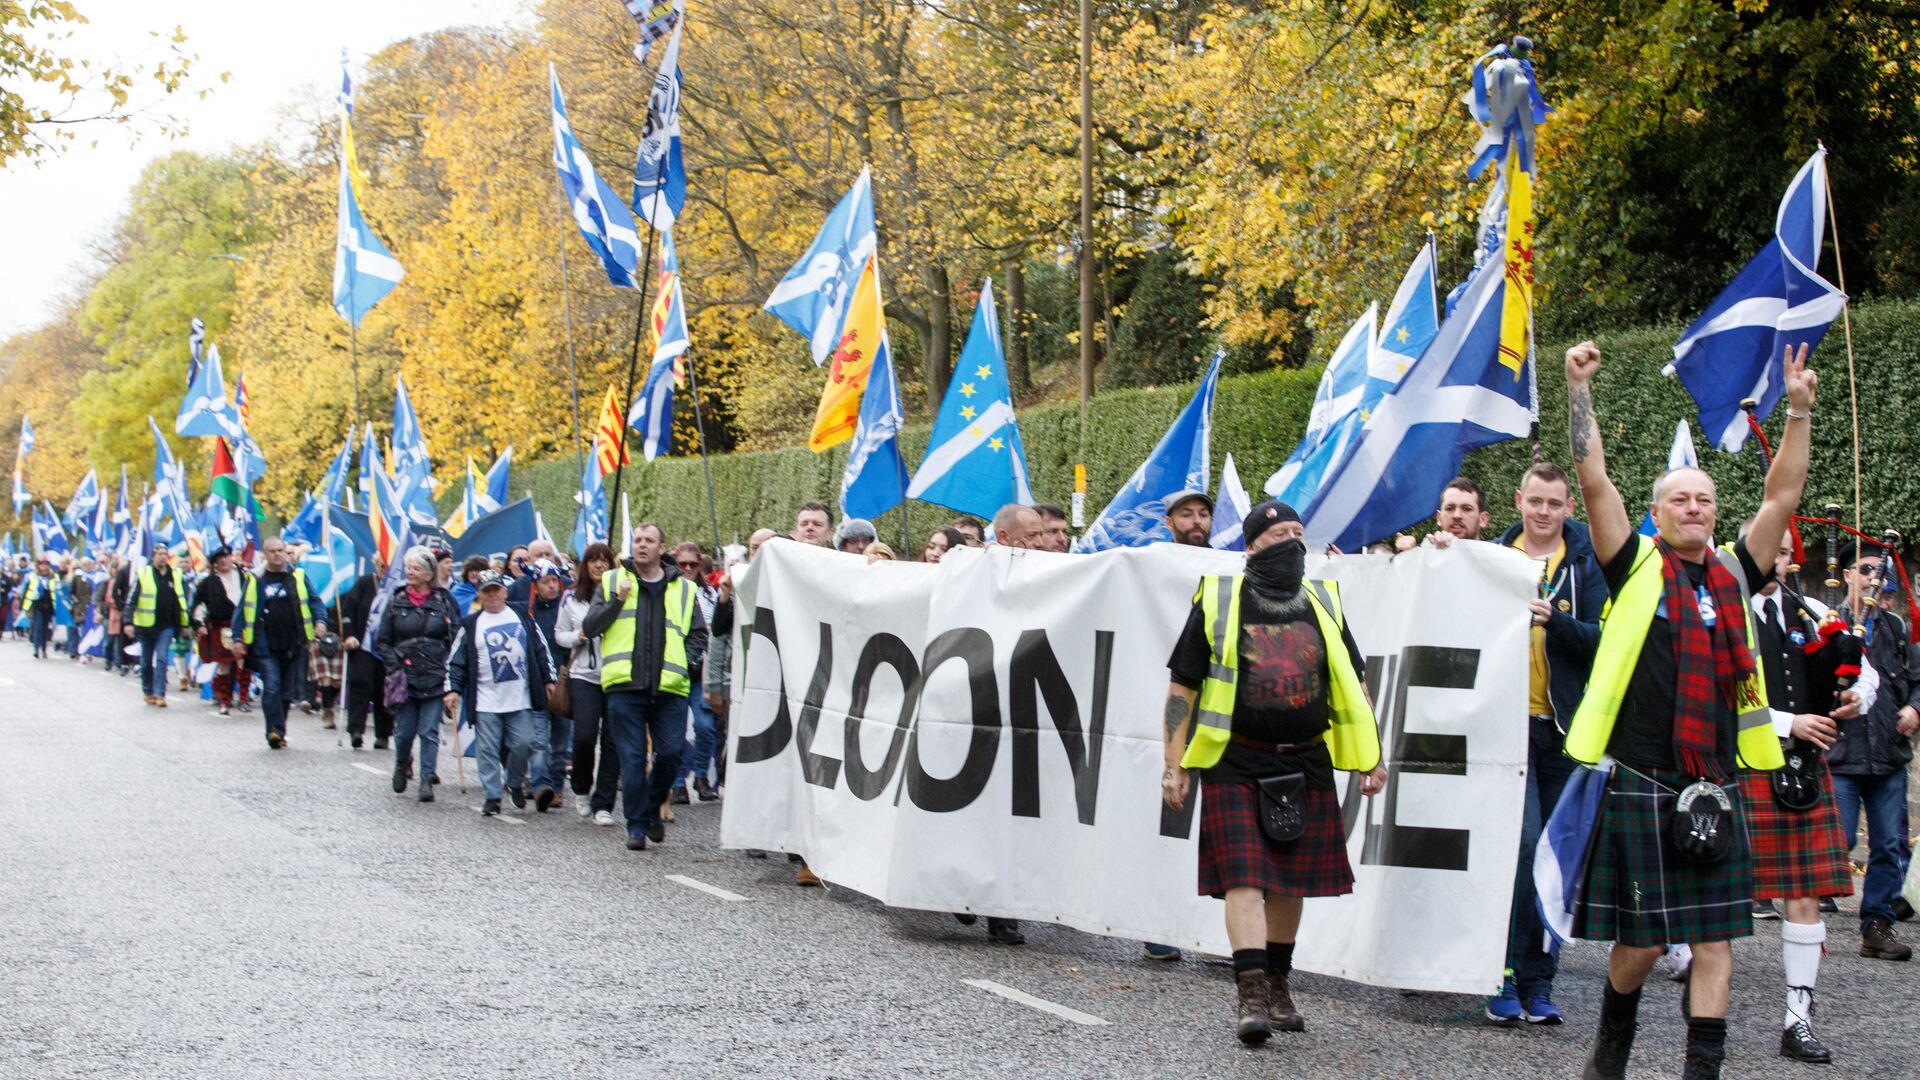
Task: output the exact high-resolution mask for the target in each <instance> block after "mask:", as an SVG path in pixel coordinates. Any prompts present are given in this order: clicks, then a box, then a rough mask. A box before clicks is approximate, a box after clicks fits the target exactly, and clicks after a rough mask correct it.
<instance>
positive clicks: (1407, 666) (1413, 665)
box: [1345, 645, 1480, 872]
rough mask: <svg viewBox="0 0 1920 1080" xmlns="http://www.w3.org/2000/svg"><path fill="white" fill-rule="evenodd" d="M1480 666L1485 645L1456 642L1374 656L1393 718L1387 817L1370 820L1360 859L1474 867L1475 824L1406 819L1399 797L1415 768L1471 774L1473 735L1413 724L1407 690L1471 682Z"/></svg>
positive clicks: (1351, 812) (1388, 731)
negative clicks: (1415, 728)
mask: <svg viewBox="0 0 1920 1080" xmlns="http://www.w3.org/2000/svg"><path fill="white" fill-rule="evenodd" d="M1382 667H1384V668H1385V669H1386V675H1385V678H1384V680H1383V681H1384V682H1385V683H1386V685H1387V688H1388V689H1387V697H1385V698H1383V697H1381V695H1380V693H1379V686H1380V682H1378V681H1376V680H1375V678H1374V673H1375V672H1376V671H1377V670H1379V669H1380V668H1382ZM1479 670H1480V650H1478V649H1456V648H1447V647H1441V646H1434V645H1409V646H1407V647H1406V648H1405V649H1402V650H1401V652H1400V655H1399V656H1397V657H1368V658H1367V672H1368V676H1369V677H1368V688H1369V689H1370V690H1372V691H1373V693H1374V701H1375V702H1376V703H1377V704H1376V708H1377V709H1378V711H1379V714H1380V715H1382V716H1385V717H1386V718H1387V723H1386V725H1385V730H1384V731H1383V732H1382V735H1381V742H1382V744H1383V748H1384V749H1385V751H1386V760H1387V761H1388V762H1389V766H1388V769H1387V785H1386V790H1384V791H1382V792H1381V793H1380V798H1381V818H1380V822H1379V823H1378V824H1373V823H1371V822H1369V823H1368V825H1367V833H1366V841H1365V843H1363V844H1362V845H1361V848H1360V861H1361V863H1363V864H1365V865H1369V866H1404V867H1410V868H1414V869H1422V870H1458V871H1462V872H1464V871H1465V870H1466V869H1467V854H1468V847H1469V841H1470V840H1471V839H1472V836H1473V833H1472V830H1469V829H1445V828H1437V827H1433V826H1426V825H1402V824H1400V823H1399V822H1398V821H1396V820H1395V816H1396V815H1395V808H1396V807H1397V806H1398V805H1399V797H1400V792H1399V780H1400V778H1401V777H1403V776H1405V775H1406V774H1408V773H1426V774H1437V775H1440V776H1465V775H1466V774H1467V738H1466V736H1464V735H1442V734H1436V733H1430V732H1410V731H1408V730H1407V698H1408V696H1409V692H1410V691H1411V690H1412V689H1413V688H1415V687H1426V688H1432V689H1441V690H1471V689H1473V685H1474V681H1475V678H1476V677H1477V676H1478V674H1479ZM1358 786H1359V780H1358V778H1357V777H1356V778H1351V779H1349V781H1348V785H1347V798H1346V800H1345V802H1346V807H1347V809H1346V813H1345V817H1346V826H1347V832H1348V834H1349V835H1351V834H1352V831H1353V823H1354V819H1355V817H1356V815H1357V814H1358V813H1359V809H1360V804H1361V800H1360V799H1359V798H1357V794H1358Z"/></svg>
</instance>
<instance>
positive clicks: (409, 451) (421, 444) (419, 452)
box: [392, 372, 433, 476]
mask: <svg viewBox="0 0 1920 1080" xmlns="http://www.w3.org/2000/svg"><path fill="white" fill-rule="evenodd" d="M392 446H393V471H394V475H396V476H398V475H399V473H400V470H401V467H402V466H404V465H406V464H407V463H409V462H414V461H419V462H426V461H427V460H428V455H427V436H426V434H425V433H424V432H422V431H421V430H420V416H419V414H418V413H416V412H414V411H413V395H411V394H409V393H407V380H406V379H404V378H402V377H401V376H400V373H399V372H395V373H394V375H393V437H392ZM427 471H428V472H429V473H431V472H432V471H433V469H432V467H431V465H429V467H428V469H427Z"/></svg>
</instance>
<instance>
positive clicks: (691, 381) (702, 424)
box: [668, 348, 724, 562]
mask: <svg viewBox="0 0 1920 1080" xmlns="http://www.w3.org/2000/svg"><path fill="white" fill-rule="evenodd" d="M687 352H688V353H689V355H688V356H687V396H688V397H690V398H692V399H693V427H694V430H695V431H698V432H699V433H700V472H701V473H702V474H704V475H705V476H706V478H707V522H708V524H710V525H712V526H713V557H714V559H715V560H716V561H722V562H724V560H721V558H720V511H719V510H718V509H717V508H716V506H715V504H714V501H713V466H712V465H710V464H708V463H707V422H706V419H705V418H704V417H703V416H702V414H701V411H700V378H699V375H698V374H697V373H696V367H697V361H696V360H695V359H694V357H693V356H692V355H691V353H692V352H693V350H692V349H691V348H689V349H688V350H687ZM668 423H669V424H671V423H672V421H671V420H669V421H668Z"/></svg>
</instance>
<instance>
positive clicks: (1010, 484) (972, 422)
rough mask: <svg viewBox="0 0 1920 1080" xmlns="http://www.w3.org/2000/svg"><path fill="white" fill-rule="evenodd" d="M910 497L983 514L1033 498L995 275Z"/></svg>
mask: <svg viewBox="0 0 1920 1080" xmlns="http://www.w3.org/2000/svg"><path fill="white" fill-rule="evenodd" d="M907 497H908V498H912V499H919V500H920V501H921V502H930V503H937V504H939V505H941V506H945V507H948V508H949V509H953V510H958V511H960V512H961V513H963V514H972V515H974V516H976V517H982V518H990V517H992V516H993V515H994V513H995V512H996V511H998V510H999V509H1000V508H1001V507H1003V506H1005V505H1007V504H1008V503H1015V502H1017V503H1031V502H1033V489H1032V487H1031V486H1030V485H1029V483H1028V481H1027V452H1026V447H1025V446H1024V445H1022V444H1021V442H1020V427H1019V425H1018V424H1016V423H1015V422H1014V414H1013V388H1012V387H1011V385H1009V383H1008V382H1007V360H1006V353H1005V352H1004V351H1003V349H1002V347H1001V343H1000V316H999V313H998V311H997V310H996V309H995V307H994V302H993V281H992V279H990V278H989V279H988V280H987V281H985V282H983V283H982V284H981V286H980V302H979V303H978V304H977V305H976V306H975V307H974V309H973V327H972V328H971V329H969V330H968V331H967V341H966V344H965V345H964V346H963V347H962V348H961V350H960V359H959V362H958V363H956V364H954V367H953V378H952V379H951V380H949V381H948V383H947V394H946V397H945V398H943V399H942V400H941V402H940V412H939V414H938V415H936V416H935V417H934V421H933V434H932V435H931V436H930V437H929V438H928V440H927V454H926V456H925V457H924V458H922V459H921V460H920V468H919V471H917V472H915V473H914V474H913V483H912V484H910V485H908V487H907Z"/></svg>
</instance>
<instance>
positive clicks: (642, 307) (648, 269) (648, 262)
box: [607, 226, 659, 532]
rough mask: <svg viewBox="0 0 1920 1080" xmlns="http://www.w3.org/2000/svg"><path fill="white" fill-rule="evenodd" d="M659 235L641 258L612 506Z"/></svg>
mask: <svg viewBox="0 0 1920 1080" xmlns="http://www.w3.org/2000/svg"><path fill="white" fill-rule="evenodd" d="M658 235H659V230H657V229H654V228H652V227H651V226H649V227H648V229H647V251H646V254H645V255H643V256H641V258H640V303H639V306H638V307H636V308H634V312H633V355H632V356H630V357H628V358H627V393H626V396H625V397H624V398H622V399H621V404H620V407H621V409H622V410H623V412H622V413H621V416H620V456H619V458H617V459H616V460H617V461H618V464H616V465H615V466H614V467H613V493H612V494H609V495H608V505H612V499H613V495H614V494H618V493H619V492H620V477H621V475H622V474H623V473H624V472H625V471H626V468H627V433H628V432H629V431H631V430H632V429H633V425H632V424H630V423H628V422H627V421H628V418H629V417H630V416H631V415H632V411H633V382H634V379H635V378H636V377H637V376H638V375H639V372H640V332H641V331H642V330H643V329H644V328H645V327H646V323H647V279H649V278H651V277H652V276H653V241H654V238H655V237H656V236H658ZM607 531H609V532H611V531H613V523H612V522H611V521H609V522H608V523H607Z"/></svg>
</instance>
